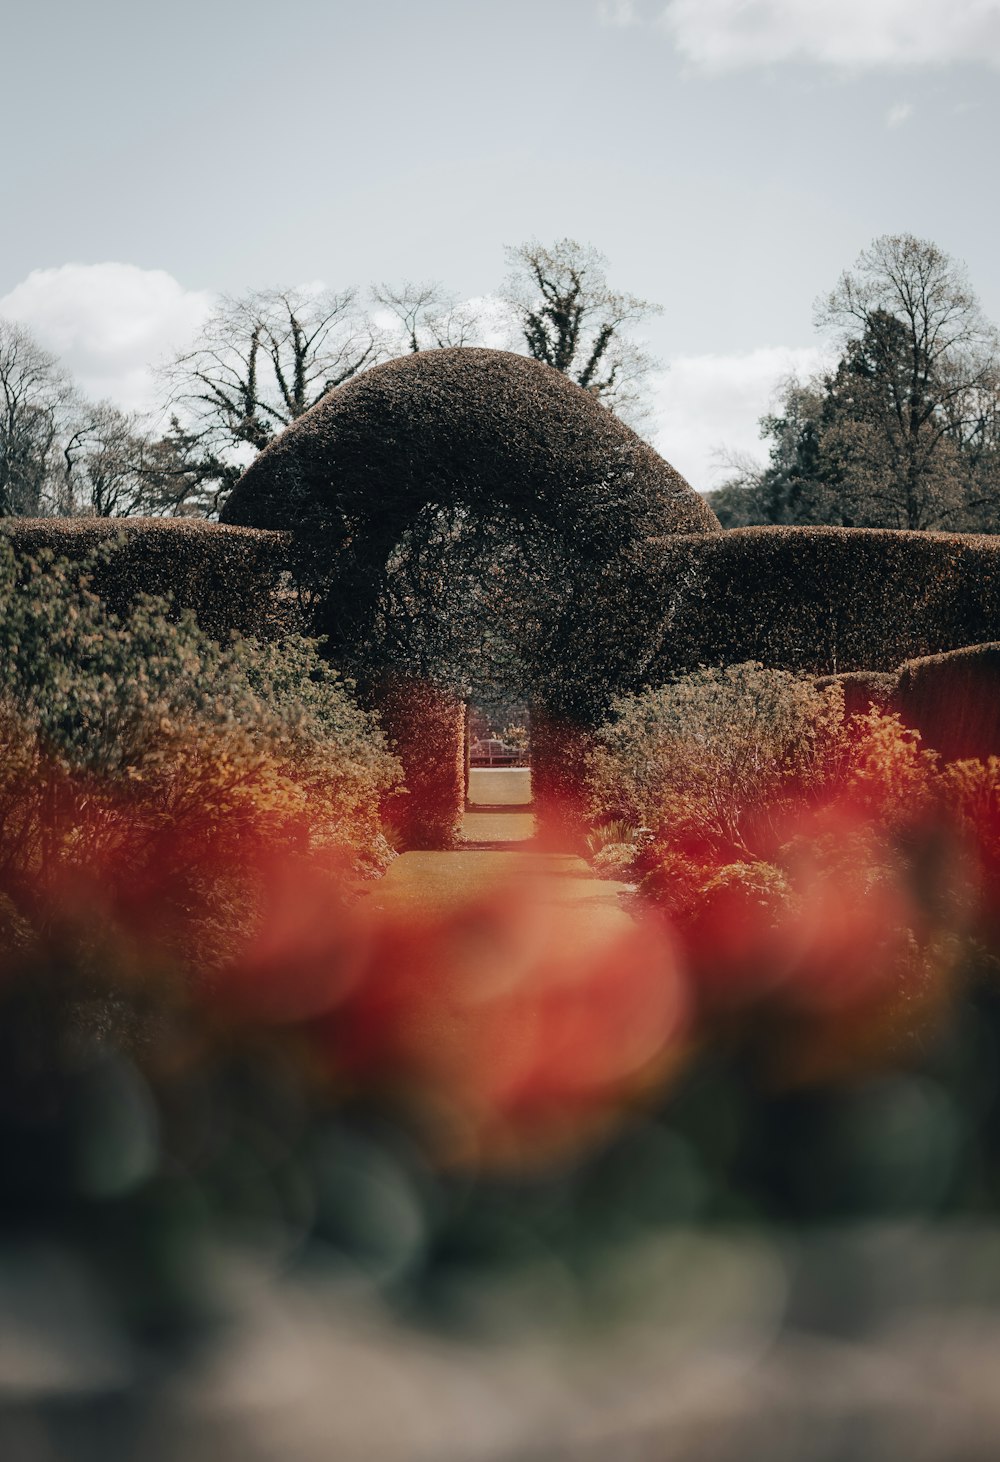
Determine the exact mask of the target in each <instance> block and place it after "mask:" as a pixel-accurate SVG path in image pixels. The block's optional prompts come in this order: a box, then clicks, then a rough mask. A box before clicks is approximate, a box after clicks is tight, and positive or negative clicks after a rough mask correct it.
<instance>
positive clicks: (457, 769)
mask: <svg viewBox="0 0 1000 1462" xmlns="http://www.w3.org/2000/svg"><path fill="white" fill-rule="evenodd" d="M365 699H366V701H367V702H368V703H369V704H370V705H371V706H372V708H373V709H374V710H375V711H377V712H378V715H379V719H380V720H381V722H382V727H383V729H384V731H385V733H386V735H387V736H388V738H389V742H390V744H391V746H392V748H393V750H394V751H395V753H396V755H397V756H398V757H399V759H400V761H401V762H402V764H403V782H404V785H405V791H403V792H402V793H397V794H394V795H393V796H392V797H391V798H390V799H389V801H388V802H387V804H386V807H385V809H384V811H385V813H386V815H387V817H388V819H389V820H390V821H391V822H392V823H394V824H395V826H396V829H397V830H398V833H399V840H400V843H401V845H402V846H403V847H406V848H448V847H450V846H451V845H452V844H453V843H454V841H455V839H456V838H457V836H458V833H459V830H460V828H461V825H462V817H463V815H464V812H465V791H466V783H465V705H464V703H463V702H461V701H456V700H454V699H453V698H452V697H450V696H448V695H444V694H442V693H441V692H440V691H438V690H436V689H435V688H434V687H433V686H427V685H422V684H419V683H417V682H414V681H409V680H402V679H400V680H394V679H386V680H384V681H382V682H381V684H379V685H378V686H377V687H374V688H371V689H368V690H367V691H366V693H365Z"/></svg>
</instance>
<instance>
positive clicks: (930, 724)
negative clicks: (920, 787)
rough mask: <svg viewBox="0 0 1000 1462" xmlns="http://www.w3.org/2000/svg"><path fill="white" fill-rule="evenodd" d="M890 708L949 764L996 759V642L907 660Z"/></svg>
mask: <svg viewBox="0 0 1000 1462" xmlns="http://www.w3.org/2000/svg"><path fill="white" fill-rule="evenodd" d="M894 704H895V709H897V710H898V711H899V713H900V715H901V717H902V719H903V721H904V722H905V723H906V724H907V725H908V726H912V727H913V728H914V729H915V730H917V731H919V732H920V735H921V738H922V740H923V741H924V742H925V743H926V744H927V745H928V746H931V747H933V748H934V750H935V751H938V752H940V753H941V755H942V756H943V757H945V759H946V760H948V761H958V760H961V759H962V758H965V757H979V758H982V759H984V760H985V759H986V758H987V757H990V756H1000V643H993V644H984V645H968V646H966V647H965V648H963V649H960V650H949V651H947V652H946V653H945V654H941V655H925V656H922V657H921V658H919V659H913V660H907V661H906V663H905V664H903V665H902V666H900V670H899V675H898V679H897V683H896V692H895V697H894Z"/></svg>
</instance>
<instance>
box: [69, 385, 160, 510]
mask: <svg viewBox="0 0 1000 1462" xmlns="http://www.w3.org/2000/svg"><path fill="white" fill-rule="evenodd" d="M149 446H150V439H149V437H148V435H147V434H146V432H145V431H144V430H143V428H142V424H141V420H140V418H139V417H138V416H137V415H135V414H132V413H128V412H125V411H120V410H119V409H118V407H117V406H115V405H113V404H112V402H110V401H99V402H97V403H96V404H91V403H87V402H81V403H79V405H78V407H77V411H76V413H75V419H74V421H73V422H72V423H71V425H70V426H69V427H68V428H67V431H66V434H65V437H64V440H63V444H62V456H63V493H62V503H61V511H62V512H64V513H66V514H70V513H81V514H84V515H88V516H89V515H93V516H95V517H98V518H124V517H129V516H130V515H131V514H134V513H140V512H144V511H146V510H147V508H148V484H147V480H146V471H145V459H146V455H147V452H148V450H149Z"/></svg>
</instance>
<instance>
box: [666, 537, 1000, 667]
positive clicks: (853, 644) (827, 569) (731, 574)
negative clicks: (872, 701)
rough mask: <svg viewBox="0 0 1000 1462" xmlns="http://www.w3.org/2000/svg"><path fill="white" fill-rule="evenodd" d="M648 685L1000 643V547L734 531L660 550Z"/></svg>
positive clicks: (978, 540) (976, 541) (889, 660)
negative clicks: (727, 671)
mask: <svg viewBox="0 0 1000 1462" xmlns="http://www.w3.org/2000/svg"><path fill="white" fill-rule="evenodd" d="M656 549H657V556H658V563H657V568H656V571H655V574H654V583H653V585H652V586H651V590H652V593H653V594H654V596H655V597H654V598H653V599H651V602H650V605H649V610H648V613H649V620H650V623H651V624H653V623H654V622H656V621H657V619H658V620H659V624H658V625H657V634H658V636H659V648H658V649H657V650H656V651H655V653H654V654H653V656H652V657H651V660H650V663H649V665H648V667H647V669H646V670H645V672H644V677H643V678H644V680H645V683H646V684H648V685H656V684H660V683H662V682H663V681H664V680H666V679H667V678H668V677H669V676H670V675H671V674H675V673H677V672H678V671H682V670H689V669H693V668H694V667H696V666H698V665H725V664H732V663H738V662H739V661H743V660H758V661H760V662H761V663H762V664H764V665H768V666H771V667H773V668H775V669H782V670H801V671H806V672H809V673H811V674H816V675H831V674H839V673H842V672H845V671H855V670H864V671H895V670H896V668H897V667H898V666H899V665H900V664H901V663H902V662H903V661H904V660H909V659H913V658H915V657H919V656H926V655H936V654H939V653H940V652H941V651H944V650H953V649H957V648H959V647H961V646H963V645H974V644H980V643H983V642H985V641H991V640H1000V537H987V536H985V535H975V534H949V533H909V532H900V531H895V530H889V529H878V528H783V527H778V528H735V529H731V530H730V531H729V532H726V533H713V534H699V535H697V536H694V535H692V536H686V537H670V538H661V539H659V540H657V543H656Z"/></svg>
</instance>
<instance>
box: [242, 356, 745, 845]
mask: <svg viewBox="0 0 1000 1462" xmlns="http://www.w3.org/2000/svg"><path fill="white" fill-rule="evenodd" d="M222 517H223V521H224V522H226V523H231V524H240V525H247V526H252V527H255V528H271V529H290V530H292V532H293V533H294V536H295V540H296V544H297V549H298V573H299V576H300V581H301V582H304V583H305V584H306V586H307V587H308V589H309V590H310V591H311V594H310V597H311V598H312V599H313V604H314V611H313V612H314V625H315V628H316V630H317V632H319V633H320V634H322V635H323V636H325V638H326V641H327V647H328V653H329V654H330V655H331V657H332V658H333V659H334V660H335V661H336V662H337V663H338V664H340V665H342V666H343V667H345V668H347V669H348V670H349V671H351V672H352V673H353V674H355V675H357V676H358V677H359V678H360V680H361V681H362V684H363V686H364V687H365V690H364V694H365V695H366V697H367V698H368V699H369V700H370V701H371V702H373V703H375V704H378V703H382V704H385V705H392V704H395V703H396V702H397V701H398V700H399V698H400V695H402V697H403V700H404V702H405V701H406V697H407V695H408V694H409V690H408V686H407V680H408V678H409V681H410V683H411V684H412V681H413V680H414V679H415V680H429V681H430V682H432V683H433V684H435V685H436V686H438V687H440V688H441V689H442V690H444V689H445V688H446V687H450V689H451V692H452V694H453V695H454V696H455V697H456V698H457V699H459V700H460V699H462V696H463V694H465V693H467V692H465V691H463V690H460V689H459V687H460V686H462V685H464V684H480V685H482V684H484V683H491V681H492V679H493V678H495V677H496V676H500V677H503V676H511V675H513V676H515V677H516V678H517V684H516V686H512V687H508V688H514V689H517V690H518V691H519V692H522V693H523V692H526V691H528V690H529V689H530V691H531V692H532V693H533V695H534V697H535V698H536V699H538V700H541V701H543V702H547V701H548V700H549V698H550V696H551V694H552V686H551V684H549V685H548V686H546V682H547V681H548V682H551V680H552V679H553V677H554V678H555V679H556V680H557V681H558V682H559V685H558V686H557V687H556V692H557V693H561V690H562V686H563V684H565V686H567V687H570V688H571V689H572V692H573V694H574V695H575V696H576V697H577V699H580V698H581V696H582V698H583V699H584V700H585V701H587V703H588V704H589V699H588V688H589V687H590V684H591V681H594V680H596V681H598V682H600V693H599V694H598V696H597V700H598V701H599V702H600V703H602V704H603V701H604V700H605V699H606V695H607V691H608V686H606V685H605V681H606V680H609V679H610V678H611V675H612V673H613V672H611V669H610V665H611V661H612V660H614V659H616V657H617V659H621V656H622V650H621V645H620V641H621V639H622V634H621V611H622V609H623V607H624V606H623V605H622V604H621V602H620V600H619V595H618V592H617V590H616V587H615V586H616V585H617V584H618V582H619V578H620V577H621V576H623V575H624V576H626V577H627V575H628V574H630V573H631V574H632V575H633V577H634V575H635V573H636V572H640V573H641V571H640V570H638V568H637V566H638V564H639V562H640V561H641V560H642V558H643V554H644V551H645V550H646V549H647V548H648V546H649V544H650V543H651V541H652V540H653V539H656V538H659V537H662V536H663V535H668V534H689V533H692V534H705V533H712V532H716V531H718V530H719V524H718V520H717V519H716V517H715V515H714V514H713V513H712V512H711V511H710V509H709V508H708V507H706V505H705V503H704V502H703V501H702V499H701V498H700V497H699V496H698V494H697V493H696V492H695V491H694V490H693V489H692V488H691V487H690V486H689V485H688V483H687V482H685V481H684V479H683V477H681V476H680V474H679V473H677V472H675V471H674V469H673V468H672V467H671V466H669V464H668V463H666V462H664V461H663V459H662V458H661V457H659V456H658V455H657V454H656V452H654V451H653V449H652V447H650V446H649V445H648V444H647V443H645V442H644V441H642V440H641V438H639V437H638V436H636V434H635V432H633V431H631V430H630V429H629V428H628V427H627V426H625V425H624V423H623V422H621V421H619V420H618V418H617V417H615V416H613V415H612V413H611V412H610V411H608V410H607V409H606V408H605V407H603V406H601V405H600V403H599V402H598V401H597V399H596V398H595V397H594V396H593V395H591V394H590V393H589V392H587V391H585V390H583V389H582V388H581V387H579V386H577V385H576V384H575V383H574V382H572V381H570V380H569V379H568V378H567V377H566V376H564V375H562V374H561V373H560V372H559V371H556V370H553V369H552V368H551V367H550V366H547V365H543V364H541V363H540V362H538V361H534V360H531V359H529V358H527V357H525V356H520V355H513V354H510V353H508V352H506V351H499V350H479V349H467V348H463V349H449V350H434V351H425V352H421V353H420V354H414V355H409V356H405V357H403V358H401V359H399V360H394V361H390V362H389V363H388V364H386V365H381V366H376V367H374V368H373V369H371V370H369V371H365V372H364V373H363V374H362V375H359V376H356V377H354V378H353V379H352V380H350V381H348V382H346V383H345V384H344V385H342V386H339V387H337V388H336V389H335V390H333V391H330V392H329V393H328V394H327V395H326V396H325V397H324V398H323V399H322V401H320V402H319V403H318V404H317V405H316V406H314V407H313V408H312V410H311V411H309V412H307V413H306V414H305V415H304V416H302V417H300V418H299V420H298V421H296V422H295V423H294V424H293V425H292V426H290V427H288V428H287V430H285V431H284V432H283V433H282V434H281V436H280V437H278V438H277V439H276V440H275V441H273V442H272V443H271V444H270V445H269V446H268V447H267V448H266V449H265V450H264V451H263V452H262V453H261V455H260V456H259V457H258V458H257V460H256V461H255V462H254V463H253V465H252V466H251V467H249V468H248V470H247V471H246V472H245V473H244V475H243V477H242V478H241V479H240V481H239V482H238V483H237V484H236V487H235V488H234V490H233V492H232V495H231V496H230V498H229V501H228V503H227V505H226V507H225V510H224V512H223V514H222ZM609 603H610V605H611V606H612V607H613V608H614V611H615V612H614V613H609V612H608V606H609ZM600 605H603V612H602V610H601V608H600V607H599V606H600ZM394 681H398V682H399V684H394ZM589 698H593V697H589ZM441 711H442V716H443V717H445V718H446V717H447V715H448V714H450V712H449V710H448V706H447V705H446V704H444V703H443V704H442V708H441ZM562 712H563V716H565V707H563V708H562ZM397 730H398V728H397ZM411 734H412V739H413V745H407V744H404V743H405V742H406V737H405V736H402V737H401V739H398V747H399V751H400V755H401V756H402V758H403V762H404V766H405V767H406V772H407V782H408V783H412V784H413V786H416V785H417V784H418V782H419V783H420V786H421V787H422V788H423V789H424V791H426V792H427V794H428V795H427V796H426V797H425V796H424V795H423V792H422V793H421V797H420V798H419V799H418V801H419V802H420V804H421V807H423V808H424V813H423V814H422V815H424V820H425V822H427V828H426V829H425V830H424V833H421V835H420V838H421V839H423V838H424V836H425V834H426V837H427V838H430V837H431V835H432V832H433V830H434V828H436V827H437V824H438V823H441V824H442V825H443V824H444V823H449V824H450V821H451V820H452V814H453V813H454V810H455V800H456V798H455V782H454V777H453V776H452V774H451V770H452V762H453V760H454V759H453V758H451V757H450V756H444V757H436V758H432V760H433V761H434V763H435V765H436V766H438V769H439V775H437V774H435V775H436V776H437V780H436V781H434V788H433V789H431V788H429V787H427V786H425V783H427V776H428V775H430V773H429V772H428V769H427V762H428V757H427V754H426V748H425V747H423V746H422V745H421V734H422V733H421V731H420V727H419V726H415V727H413V728H412V732H411ZM536 740H537V738H536ZM536 749H537V748H536ZM421 779H422V780H421ZM432 780H434V779H433V778H432ZM535 780H536V788H535V790H536V794H537V793H538V790H539V784H540V781H541V780H544V778H540V777H539V776H536V779H535ZM432 792H433V795H431V794H432ZM435 797H436V798H437V802H438V804H439V806H438V807H437V811H436V813H435V815H434V816H432V817H428V816H427V815H426V807H425V806H424V804H426V806H427V807H429V806H430V804H431V803H433V802H434V800H435ZM414 807H415V809H416V804H414ZM438 814H439V815H438Z"/></svg>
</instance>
